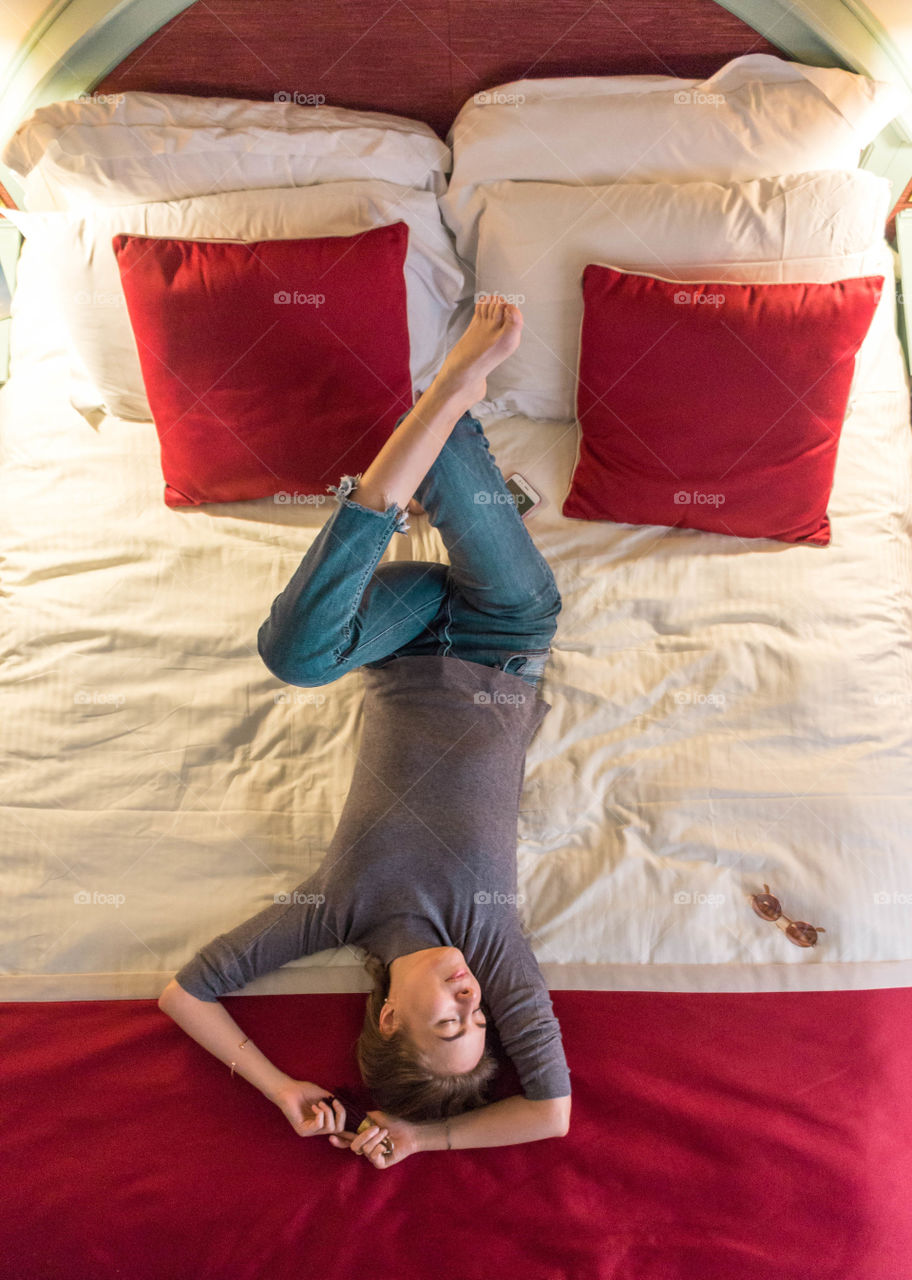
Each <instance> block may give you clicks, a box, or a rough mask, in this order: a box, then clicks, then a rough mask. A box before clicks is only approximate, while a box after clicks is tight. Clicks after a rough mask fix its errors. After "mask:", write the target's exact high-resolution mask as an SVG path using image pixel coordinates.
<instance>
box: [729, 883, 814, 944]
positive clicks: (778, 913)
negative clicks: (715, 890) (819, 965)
mask: <svg viewBox="0 0 912 1280" xmlns="http://www.w3.org/2000/svg"><path fill="white" fill-rule="evenodd" d="M748 896H749V898H750V904H751V906H752V907H753V908H754V910H755V911H756V913H757V915H758V916H760V918H761V919H762V920H769V921H770V922H771V923H772V924H775V925H776V927H777V928H779V929H781V930H782V932H783V933H784V934H785V936H786V937H787V938H788V939H789V941H790V942H794V943H795V945H796V946H797V947H815V946H816V945H817V934H818V933H826V929H824V927H823V925H819V924H818V925H813V924H808V923H807V922H806V921H804V920H789V918H788V916H784V915H783V914H782V907H781V906H780V905H779V899H778V898H774V897H773V895H772V894H771V893H770V891H769V885H768V884H765V885H764V886H763V893H752V894H749V895H748Z"/></svg>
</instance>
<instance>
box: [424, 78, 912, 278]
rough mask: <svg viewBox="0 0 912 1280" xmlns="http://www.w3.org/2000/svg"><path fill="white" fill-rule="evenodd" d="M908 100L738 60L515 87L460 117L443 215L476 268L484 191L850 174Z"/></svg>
mask: <svg viewBox="0 0 912 1280" xmlns="http://www.w3.org/2000/svg"><path fill="white" fill-rule="evenodd" d="M909 101H910V95H909V94H908V92H907V91H906V90H905V89H901V88H899V87H898V86H897V85H893V84H887V83H883V82H881V81H875V80H869V79H867V78H866V77H865V76H860V75H855V74H854V73H853V72H850V71H841V70H838V69H834V68H830V67H810V66H804V65H802V64H800V63H797V62H787V61H785V60H784V59H781V58H776V57H773V56H772V55H771V54H765V53H764V54H760V53H754V54H746V55H744V56H742V57H739V58H734V59H732V61H731V62H727V63H726V64H725V66H724V67H722V68H721V69H720V70H719V71H717V72H716V73H715V74H714V75H712V76H710V77H709V79H708V80H702V81H699V80H682V79H677V78H675V77H673V76H587V77H581V78H578V79H577V78H573V77H562V78H559V79H551V80H548V79H546V80H518V81H514V82H512V83H510V84H505V85H501V86H499V87H498V88H497V89H492V90H488V91H486V92H485V93H481V94H476V95H475V98H474V99H472V100H470V101H469V102H467V103H466V104H465V105H464V106H463V107H462V108H461V110H460V111H459V114H458V115H457V116H456V119H455V120H454V122H453V125H452V127H451V129H450V133H449V135H448V139H449V141H451V142H452V144H453V173H452V177H451V179H450V185H449V188H448V189H447V192H446V194H445V195H444V196H443V197H442V199H441V209H442V210H443V216H444V220H445V221H446V223H447V225H448V226H449V227H450V228H451V230H452V231H453V233H454V234H455V236H456V245H457V249H458V250H459V253H460V255H461V256H462V257H463V258H464V259H465V260H466V261H467V262H469V263H473V262H474V255H475V233H476V218H477V215H478V205H477V187H478V185H479V184H483V183H487V182H496V181H500V180H505V179H506V180H514V181H515V180H528V181H536V182H560V183H564V184H577V183H579V184H591V185H600V184H603V183H608V182H663V181H664V182H692V181H696V180H699V179H711V180H713V181H715V182H737V181H744V180H747V179H750V178H770V177H775V176H776V175H778V174H784V173H800V172H805V171H812V170H820V169H854V168H857V166H858V162H859V158H860V152H861V150H862V148H863V147H865V146H866V145H867V144H868V143H869V142H870V141H871V140H872V139H873V138H875V137H876V136H877V134H878V133H879V132H880V130H881V129H883V127H884V126H885V125H886V124H888V123H889V122H890V120H892V119H893V117H894V116H895V115H896V114H897V113H898V112H899V111H901V110H902V109H903V107H904V106H906V105H908V103H909Z"/></svg>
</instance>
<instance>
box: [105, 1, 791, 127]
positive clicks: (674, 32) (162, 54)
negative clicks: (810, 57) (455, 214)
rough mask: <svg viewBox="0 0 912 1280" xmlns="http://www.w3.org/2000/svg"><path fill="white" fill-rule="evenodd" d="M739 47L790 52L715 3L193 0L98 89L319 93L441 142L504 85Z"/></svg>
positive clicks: (680, 64) (671, 71) (686, 69)
mask: <svg viewBox="0 0 912 1280" xmlns="http://www.w3.org/2000/svg"><path fill="white" fill-rule="evenodd" d="M744 53H773V54H777V55H778V56H780V57H782V56H786V57H787V56H789V55H788V54H783V51H782V50H781V49H779V48H777V47H776V46H775V45H773V44H770V43H769V42H768V41H767V40H765V39H763V37H762V36H759V35H758V34H757V33H756V31H754V30H753V29H752V28H751V27H749V26H748V25H747V24H746V23H744V22H742V21H741V19H740V18H737V17H735V16H734V15H733V14H732V13H729V12H728V11H727V10H726V9H723V8H722V7H721V6H720V5H718V4H717V3H715V0H676V3H675V4H674V5H670V4H668V3H667V0H612V3H611V5H610V6H609V5H607V4H603V3H601V0H419V2H418V3H415V0H411V3H406V2H405V0H311V2H310V3H305V4H302V3H300V0H257V2H256V3H255V4H250V3H249V0H198V3H195V4H191V5H190V6H189V8H187V9H185V10H184V11H183V12H182V13H179V14H178V15H177V16H176V17H174V18H172V19H171V20H170V21H169V22H167V23H165V25H164V26H163V27H161V28H160V29H159V30H158V31H156V32H155V34H154V35H152V36H150V37H149V38H148V39H147V40H145V41H144V42H143V43H142V44H140V45H139V46H138V47H137V48H136V49H134V51H133V52H132V53H130V54H128V55H127V56H126V57H125V58H124V59H123V61H121V62H120V63H119V64H118V65H117V66H116V67H115V68H114V69H113V70H111V71H110V72H109V73H108V74H107V75H105V76H104V78H103V79H101V80H99V81H98V82H97V83H95V84H94V85H93V86H92V87H93V89H94V90H96V91H97V92H99V93H113V92H118V91H124V90H127V89H146V90H155V91H157V92H160V93H193V94H207V95H212V96H226V97H237V98H255V99H260V100H262V99H271V98H273V96H274V95H275V94H277V93H283V92H284V93H288V94H291V95H293V94H295V93H297V94H300V95H303V97H302V100H304V101H306V99H307V96H308V95H311V96H312V95H318V94H319V95H322V96H323V97H324V98H325V100H326V102H327V103H328V104H330V105H333V106H341V107H352V108H356V109H359V110H372V111H388V112H392V113H394V114H396V115H402V116H411V117H413V118H415V119H418V120H425V121H426V122H427V123H428V124H430V125H431V127H432V128H434V129H435V130H436V131H437V132H438V133H439V134H440V136H441V137H445V136H446V133H447V130H448V129H449V127H450V124H451V123H452V121H453V118H454V117H455V115H456V113H457V111H458V110H459V108H460V106H461V105H462V103H463V102H465V100H466V99H467V98H469V97H471V96H472V94H473V93H476V92H478V91H479V90H481V89H488V88H491V87H492V86H493V85H497V84H503V83H504V82H506V81H509V80H519V79H524V78H526V77H536V78H541V77H543V76H565V75H576V76H583V75H646V74H649V75H676V76H688V77H697V76H700V77H702V76H705V75H710V74H712V72H713V71H715V70H717V69H718V68H719V67H720V66H722V65H723V63H725V62H727V61H728V60H729V59H730V58H734V57H737V56H738V55H739V54H744Z"/></svg>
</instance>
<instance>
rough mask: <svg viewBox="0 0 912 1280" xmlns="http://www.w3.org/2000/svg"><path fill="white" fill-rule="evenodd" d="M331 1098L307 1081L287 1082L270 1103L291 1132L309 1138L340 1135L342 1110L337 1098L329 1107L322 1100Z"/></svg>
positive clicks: (324, 1091)
mask: <svg viewBox="0 0 912 1280" xmlns="http://www.w3.org/2000/svg"><path fill="white" fill-rule="evenodd" d="M331 1097H332V1094H330V1093H329V1092H328V1091H327V1090H326V1089H321V1088H320V1086H319V1085H318V1084H312V1083H311V1082H310V1081H309V1080H291V1081H289V1083H288V1084H286V1085H283V1086H282V1088H281V1089H279V1090H278V1091H277V1092H276V1094H275V1095H274V1097H273V1102H274V1103H275V1104H276V1106H277V1107H278V1108H279V1110H280V1111H281V1112H282V1115H283V1116H284V1117H285V1119H286V1120H287V1121H288V1123H289V1124H290V1125H291V1127H292V1129H294V1131H295V1133H297V1134H298V1135H299V1136H300V1137H302V1138H312V1137H314V1136H315V1135H318V1134H322V1135H323V1136H325V1135H326V1134H329V1133H341V1132H342V1131H343V1130H344V1128H345V1108H344V1107H343V1106H342V1103H341V1102H339V1101H338V1099H337V1100H336V1101H335V1102H333V1103H332V1104H331V1105H330V1103H329V1102H328V1101H326V1099H329V1098H331ZM352 1136H354V1135H352Z"/></svg>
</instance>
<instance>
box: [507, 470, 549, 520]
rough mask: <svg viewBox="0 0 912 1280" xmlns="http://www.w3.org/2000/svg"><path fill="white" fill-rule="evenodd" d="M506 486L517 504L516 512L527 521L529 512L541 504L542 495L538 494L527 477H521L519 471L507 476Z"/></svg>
mask: <svg viewBox="0 0 912 1280" xmlns="http://www.w3.org/2000/svg"><path fill="white" fill-rule="evenodd" d="M506 484H507V488H508V489H509V490H510V492H511V493H512V495H513V498H514V500H515V502H516V510H517V511H518V512H519V514H520V515H521V516H522V517H523V519H525V517H526V516H527V515H528V514H529V512H530V511H534V510H535V508H536V507H537V506H538V504H539V503H540V502H541V494H540V493H537V492H536V491H535V489H533V488H532V486H531V485H530V484H529V481H528V480H527V479H526V478H525V476H521V475H520V474H519V472H518V471H514V472H513V474H512V475H511V476H507V481H506Z"/></svg>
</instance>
